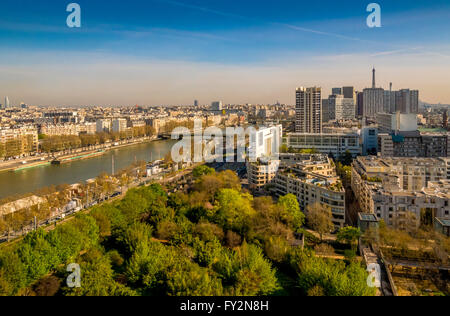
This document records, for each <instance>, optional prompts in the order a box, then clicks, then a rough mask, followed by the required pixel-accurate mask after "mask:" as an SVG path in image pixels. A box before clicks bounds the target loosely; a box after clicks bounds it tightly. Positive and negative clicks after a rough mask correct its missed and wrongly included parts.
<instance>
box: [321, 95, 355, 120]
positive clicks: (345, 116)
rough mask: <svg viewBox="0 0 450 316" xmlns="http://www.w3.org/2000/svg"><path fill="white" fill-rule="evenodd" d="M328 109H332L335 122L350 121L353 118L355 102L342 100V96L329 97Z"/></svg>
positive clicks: (346, 99)
mask: <svg viewBox="0 0 450 316" xmlns="http://www.w3.org/2000/svg"><path fill="white" fill-rule="evenodd" d="M328 100H329V101H328V102H329V108H331V109H334V117H335V119H336V120H338V121H341V120H352V119H354V118H355V100H354V99H353V98H344V96H343V95H335V96H330V98H329V99H328Z"/></svg>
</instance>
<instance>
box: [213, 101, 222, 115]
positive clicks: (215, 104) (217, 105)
mask: <svg viewBox="0 0 450 316" xmlns="http://www.w3.org/2000/svg"><path fill="white" fill-rule="evenodd" d="M222 110H223V103H222V101H214V102H212V103H211V111H213V112H220V111H222Z"/></svg>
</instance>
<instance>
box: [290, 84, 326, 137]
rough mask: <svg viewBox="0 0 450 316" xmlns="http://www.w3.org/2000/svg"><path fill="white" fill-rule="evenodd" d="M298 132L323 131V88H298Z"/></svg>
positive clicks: (296, 125) (296, 120)
mask: <svg viewBox="0 0 450 316" xmlns="http://www.w3.org/2000/svg"><path fill="white" fill-rule="evenodd" d="M295 111H296V118H295V132H296V133H316V134H320V133H322V88H320V87H313V88H304V87H300V88H297V90H296V107H295Z"/></svg>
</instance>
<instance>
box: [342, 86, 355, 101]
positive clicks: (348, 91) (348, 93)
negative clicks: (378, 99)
mask: <svg viewBox="0 0 450 316" xmlns="http://www.w3.org/2000/svg"><path fill="white" fill-rule="evenodd" d="M342 94H343V95H344V98H346V99H353V100H355V99H356V92H355V88H354V87H343V88H342Z"/></svg>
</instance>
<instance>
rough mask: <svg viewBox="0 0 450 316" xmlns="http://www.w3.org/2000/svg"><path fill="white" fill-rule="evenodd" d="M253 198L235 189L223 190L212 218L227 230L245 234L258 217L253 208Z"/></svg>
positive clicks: (218, 196) (220, 192)
mask: <svg viewBox="0 0 450 316" xmlns="http://www.w3.org/2000/svg"><path fill="white" fill-rule="evenodd" d="M252 199H253V198H252V196H251V195H249V194H241V193H240V192H238V191H236V190H233V189H222V190H220V191H219V193H218V194H217V199H216V205H215V207H214V210H213V213H214V214H213V216H212V218H213V219H214V220H215V221H216V222H217V223H218V224H219V225H221V226H222V227H224V228H225V229H226V230H233V231H236V232H240V233H243V232H245V231H246V230H248V225H249V222H250V220H251V219H252V217H253V216H255V215H256V212H255V210H254V209H253V208H252V205H251V201H252Z"/></svg>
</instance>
